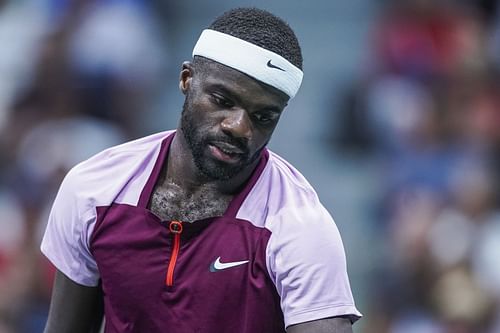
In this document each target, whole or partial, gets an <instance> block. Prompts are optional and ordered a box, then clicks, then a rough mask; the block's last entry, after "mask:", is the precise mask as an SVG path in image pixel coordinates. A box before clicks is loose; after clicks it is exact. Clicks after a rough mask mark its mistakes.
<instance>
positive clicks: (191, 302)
mask: <svg viewBox="0 0 500 333" xmlns="http://www.w3.org/2000/svg"><path fill="white" fill-rule="evenodd" d="M97 212H98V224H97V225H96V228H95V229H94V234H93V237H92V239H91V251H92V255H93V256H94V257H95V259H96V261H97V263H98V266H99V272H100V274H101V278H102V287H103V291H104V295H105V314H106V332H177V333H183V332H186V333H187V332H207V333H208V332H214V333H215V332H232V333H233V332H241V333H245V332H248V333H250V332H252V333H255V332H284V331H285V328H284V322H283V314H282V312H281V308H280V301H279V296H278V294H277V292H276V288H275V286H274V284H273V282H272V281H271V279H270V278H269V275H268V273H267V268H266V244H267V241H268V239H269V237H270V232H269V231H268V230H267V229H264V228H258V227H255V226H253V225H252V224H251V223H249V222H247V221H243V220H237V219H233V218H227V217H218V218H213V219H206V220H202V221H198V222H195V223H192V224H190V223H185V224H184V230H183V233H182V235H181V249H180V253H179V257H178V259H177V263H176V266H175V271H174V282H173V286H172V287H168V286H166V284H165V277H166V272H167V267H168V264H169V260H170V256H171V253H172V239H173V237H172V236H173V235H171V234H170V232H169V230H168V224H167V223H165V222H162V221H160V220H159V219H158V218H157V217H156V216H155V215H153V214H152V213H151V212H149V211H147V210H145V209H143V208H140V207H134V206H129V205H113V206H111V207H99V208H98V211H97ZM218 257H220V258H221V261H222V262H234V261H241V260H249V262H248V263H247V264H242V265H239V266H236V267H231V268H228V269H224V270H220V271H216V272H211V271H210V265H211V264H212V263H213V262H214V261H215V260H216V259H217V258H218ZM221 324H223V325H224V327H221Z"/></svg>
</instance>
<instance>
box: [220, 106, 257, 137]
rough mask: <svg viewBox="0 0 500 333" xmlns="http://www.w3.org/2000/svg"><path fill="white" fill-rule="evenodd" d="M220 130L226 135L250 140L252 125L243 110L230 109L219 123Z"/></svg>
mask: <svg viewBox="0 0 500 333" xmlns="http://www.w3.org/2000/svg"><path fill="white" fill-rule="evenodd" d="M221 128H222V130H223V131H224V132H226V133H227V134H228V135H231V136H233V137H236V138H245V139H250V136H251V134H252V124H251V121H250V118H249V117H248V114H247V112H246V110H245V109H240V108H238V109H232V110H231V111H229V112H228V114H227V115H226V117H225V118H224V120H223V121H222V123H221Z"/></svg>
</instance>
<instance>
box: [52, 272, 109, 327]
mask: <svg viewBox="0 0 500 333" xmlns="http://www.w3.org/2000/svg"><path fill="white" fill-rule="evenodd" d="M100 289H101V288H100V287H86V286H82V285H80V284H78V283H75V282H73V281H72V280H71V279H69V278H68V277H66V276H65V275H64V274H63V273H61V272H60V271H59V270H58V271H57V273H56V279H55V281H54V289H53V291H52V300H51V303H50V311H49V318H48V320H47V325H46V326H45V330H44V333H91V332H98V331H99V328H100V325H101V322H102V318H103V314H102V293H101V290H100Z"/></svg>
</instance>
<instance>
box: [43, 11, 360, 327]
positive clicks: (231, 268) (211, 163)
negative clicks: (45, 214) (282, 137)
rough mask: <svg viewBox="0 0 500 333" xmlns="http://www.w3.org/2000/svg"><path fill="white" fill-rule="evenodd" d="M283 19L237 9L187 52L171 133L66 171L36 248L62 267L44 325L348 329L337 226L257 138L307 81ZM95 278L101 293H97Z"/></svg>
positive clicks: (263, 138)
mask: <svg viewBox="0 0 500 333" xmlns="http://www.w3.org/2000/svg"><path fill="white" fill-rule="evenodd" d="M301 67H302V56H301V51H300V47H299V44H298V42H297V39H296V37H295V35H294V33H293V31H292V30H291V29H290V27H289V26H288V25H287V24H286V23H284V22H283V21H282V20H281V19H279V18H277V17H275V16H274V15H272V14H270V13H268V12H265V11H262V10H258V9H235V10H232V11H229V12H227V13H225V14H224V15H222V16H221V17H219V18H218V19H216V20H215V22H214V23H213V24H212V25H211V26H210V28H209V29H207V30H204V31H203V33H202V34H201V36H200V38H199V40H198V42H197V44H196V46H195V48H194V51H193V62H184V63H183V65H182V70H181V73H180V82H179V87H180V90H181V91H182V93H183V94H184V95H185V96H186V99H185V103H184V107H183V111H182V116H181V120H180V125H179V128H178V129H177V131H168V132H164V133H159V134H155V135H152V136H149V137H146V138H142V139H139V140H136V141H133V142H129V143H125V144H123V145H121V146H117V147H113V148H110V149H108V150H106V151H104V152H102V153H100V154H98V155H96V156H94V157H92V158H90V159H89V160H87V161H84V162H83V163H81V164H79V165H77V166H76V167H75V168H73V169H72V170H71V171H70V172H69V173H68V175H67V176H66V178H65V180H64V181H63V184H62V185H61V188H60V190H59V193H58V195H57V198H56V200H55V203H54V206H53V208H52V211H51V215H50V218H49V224H48V227H47V231H46V233H45V236H44V240H43V242H42V251H43V252H44V253H45V254H46V255H47V257H48V258H49V259H50V260H51V261H52V262H53V263H54V264H55V266H56V267H57V268H58V273H57V276H56V281H55V285H54V292H53V298H52V304H51V310H50V314H49V319H48V323H47V327H46V330H45V332H89V331H91V329H92V327H93V325H94V322H95V321H94V320H95V318H99V313H98V311H97V308H98V305H99V300H100V299H101V297H102V299H103V303H104V317H105V322H106V323H105V325H106V332H176V333H177V332H180V333H183V332H203V333H205V332H231V333H234V332H238V333H246V332H248V333H250V332H251V333H257V332H259V333H260V332H262V333H268V332H284V331H285V330H286V331H287V332H292V333H297V332H299V333H300V332H315V333H321V332H335V333H340V332H342V333H344V332H352V328H351V324H352V322H354V321H355V320H357V319H358V318H359V317H360V313H359V312H358V311H357V309H356V308H355V305H354V302H353V298H352V295H351V291H350V287H349V282H348V277H347V272H346V262H345V255H344V249H343V245H342V242H341V239H340V236H339V233H338V230H337V228H336V226H335V224H334V222H333V220H332V218H331V217H330V215H329V214H328V213H327V211H326V210H325V208H324V207H323V206H322V205H321V204H320V202H319V200H318V197H317V195H316V193H315V192H314V190H313V189H312V188H311V186H310V185H309V184H308V183H307V181H306V180H305V179H304V178H303V176H302V175H301V174H300V173H299V172H298V171H296V170H295V169H294V168H293V167H292V166H291V165H290V164H288V163H287V162H286V161H284V160H283V159H282V158H280V157H279V156H277V155H276V154H274V153H272V152H270V151H269V150H267V149H266V148H265V147H266V145H267V143H268V142H269V139H270V138H271V135H272V133H273V131H274V128H275V127H276V124H277V122H278V119H279V118H280V116H281V113H282V111H283V109H284V108H285V106H286V105H287V103H288V100H289V99H290V98H292V97H293V96H294V95H295V93H296V92H297V90H298V88H299V86H300V83H301V80H302V71H301ZM101 290H102V295H103V296H101Z"/></svg>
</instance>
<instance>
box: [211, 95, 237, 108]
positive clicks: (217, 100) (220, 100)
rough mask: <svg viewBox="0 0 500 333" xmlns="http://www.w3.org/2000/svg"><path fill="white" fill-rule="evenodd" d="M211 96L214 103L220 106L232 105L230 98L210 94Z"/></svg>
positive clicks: (227, 106)
mask: <svg viewBox="0 0 500 333" xmlns="http://www.w3.org/2000/svg"><path fill="white" fill-rule="evenodd" d="M212 98H213V100H214V101H215V103H216V104H218V105H220V106H222V107H225V108H231V107H233V106H234V105H233V103H232V102H231V101H230V100H228V99H226V98H224V97H223V96H220V95H212Z"/></svg>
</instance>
